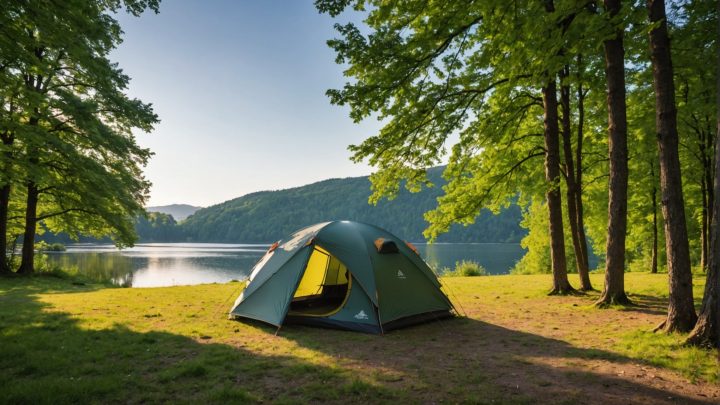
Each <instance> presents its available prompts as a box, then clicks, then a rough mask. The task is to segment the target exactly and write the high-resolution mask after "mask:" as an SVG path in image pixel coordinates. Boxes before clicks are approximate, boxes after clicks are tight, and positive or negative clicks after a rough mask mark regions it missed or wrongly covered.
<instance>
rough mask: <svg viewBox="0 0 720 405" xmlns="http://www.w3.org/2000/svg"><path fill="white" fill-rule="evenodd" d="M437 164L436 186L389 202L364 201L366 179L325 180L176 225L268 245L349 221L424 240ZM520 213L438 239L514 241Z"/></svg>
mask: <svg viewBox="0 0 720 405" xmlns="http://www.w3.org/2000/svg"><path fill="white" fill-rule="evenodd" d="M441 174H442V168H434V169H431V170H430V171H429V172H428V176H429V177H430V179H431V180H432V181H433V182H434V183H435V184H436V187H433V188H431V189H426V190H423V191H422V192H420V193H410V192H408V191H406V190H403V191H402V192H401V193H400V195H399V196H398V197H397V198H396V199H394V200H393V201H386V200H383V201H381V202H380V203H379V204H378V205H377V206H372V205H369V204H368V197H369V196H370V181H369V179H368V177H366V176H365V177H351V178H345V179H330V180H325V181H320V182H317V183H313V184H309V185H306V186H302V187H296V188H291V189H286V190H279V191H261V192H257V193H252V194H247V195H245V196H242V197H239V198H236V199H233V200H230V201H226V202H224V203H221V204H217V205H213V206H211V207H207V208H203V209H200V210H198V211H197V212H195V214H194V215H192V216H191V217H189V218H188V219H187V220H186V221H185V222H183V223H181V224H179V227H180V228H181V230H182V235H183V237H184V238H185V240H187V241H192V242H226V243H243V242H244V243H270V242H273V241H276V240H278V239H280V238H282V237H283V236H285V235H287V234H289V233H290V232H292V231H294V230H297V229H299V228H302V227H304V226H306V225H311V224H314V223H317V222H324V221H331V220H354V221H361V222H367V223H372V224H375V225H378V226H380V227H383V228H385V229H387V230H389V231H390V232H392V233H394V234H396V235H398V236H399V237H401V238H403V239H406V240H409V241H416V242H417V241H424V237H423V236H422V231H423V230H424V229H425V228H426V227H427V223H426V222H425V220H424V218H423V214H424V213H425V212H426V211H429V210H431V209H433V208H434V207H435V205H436V199H437V197H438V196H439V195H440V194H441V193H442V190H441V186H442V185H443V184H444V180H443V179H442V177H441ZM520 219H521V213H520V209H519V207H517V206H511V207H510V208H508V209H506V210H504V211H503V212H501V213H500V214H498V215H492V214H491V213H490V212H489V211H486V210H485V211H484V212H483V213H482V214H481V215H480V217H479V218H478V219H477V220H476V223H475V224H473V225H471V226H469V227H463V226H461V225H456V226H454V227H453V228H452V229H451V231H450V232H449V233H447V234H445V235H442V236H441V237H440V238H438V242H519V241H520V239H521V238H522V237H523V236H524V235H525V232H526V231H525V230H524V229H522V228H521V227H520V225H519V224H520Z"/></svg>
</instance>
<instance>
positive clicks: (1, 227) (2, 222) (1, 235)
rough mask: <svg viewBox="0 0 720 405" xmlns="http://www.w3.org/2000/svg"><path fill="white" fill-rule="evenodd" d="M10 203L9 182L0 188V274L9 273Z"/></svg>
mask: <svg viewBox="0 0 720 405" xmlns="http://www.w3.org/2000/svg"><path fill="white" fill-rule="evenodd" d="M9 203H10V184H9V183H8V184H5V185H3V186H2V187H1V188H0V253H2V257H1V258H0V259H1V260H0V274H9V273H10V272H11V271H10V263H9V260H8V257H7V251H8V243H7V234H8V205H9Z"/></svg>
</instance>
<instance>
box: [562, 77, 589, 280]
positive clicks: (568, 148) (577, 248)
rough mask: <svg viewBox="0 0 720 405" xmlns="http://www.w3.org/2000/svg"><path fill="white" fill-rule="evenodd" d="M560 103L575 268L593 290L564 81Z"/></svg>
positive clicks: (567, 88) (567, 92) (567, 97)
mask: <svg viewBox="0 0 720 405" xmlns="http://www.w3.org/2000/svg"><path fill="white" fill-rule="evenodd" d="M568 76H569V68H568V67H567V66H566V67H565V69H563V70H562V71H561V73H560V77H561V79H566V78H567V77H568ZM560 105H561V106H562V111H563V115H562V131H561V134H562V140H563V151H564V157H565V173H566V176H565V183H566V184H567V208H568V222H569V223H570V233H571V236H572V242H573V250H574V253H575V268H576V269H577V272H578V275H579V276H580V289H581V290H583V291H590V290H592V289H593V288H592V284H591V283H590V274H589V273H590V272H589V269H588V266H587V263H586V262H585V261H584V260H583V255H584V253H583V248H582V241H581V240H580V237H579V236H580V235H579V229H578V228H579V225H578V211H577V201H578V200H577V198H576V196H575V195H576V194H577V193H578V185H577V183H576V182H575V180H576V178H575V162H574V161H573V151H572V137H571V135H570V133H571V131H572V129H571V125H570V86H569V85H568V84H566V83H563V84H562V85H561V86H560Z"/></svg>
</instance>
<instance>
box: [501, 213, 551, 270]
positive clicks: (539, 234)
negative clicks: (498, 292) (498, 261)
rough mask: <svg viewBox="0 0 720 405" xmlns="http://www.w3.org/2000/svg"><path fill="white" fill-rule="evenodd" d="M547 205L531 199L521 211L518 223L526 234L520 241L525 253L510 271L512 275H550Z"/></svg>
mask: <svg viewBox="0 0 720 405" xmlns="http://www.w3.org/2000/svg"><path fill="white" fill-rule="evenodd" d="M546 213H547V204H545V203H544V202H542V201H538V200H537V199H533V200H532V202H531V203H530V204H529V205H528V207H527V208H526V209H525V210H524V211H523V220H522V222H520V225H522V227H523V228H525V229H527V230H528V234H527V235H526V236H525V237H524V238H523V239H522V241H520V246H522V247H523V248H524V249H527V253H526V254H525V255H524V256H523V257H522V259H520V260H519V261H518V262H517V263H516V264H515V267H513V268H512V270H510V272H511V273H512V274H536V273H550V270H551V265H550V235H548V231H547V230H548V227H549V223H548V216H547V215H546Z"/></svg>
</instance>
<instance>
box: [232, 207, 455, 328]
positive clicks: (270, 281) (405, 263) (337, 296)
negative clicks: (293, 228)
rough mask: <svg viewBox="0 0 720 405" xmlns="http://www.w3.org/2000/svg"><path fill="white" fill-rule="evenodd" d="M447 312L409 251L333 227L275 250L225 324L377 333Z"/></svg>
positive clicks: (374, 232)
mask: <svg viewBox="0 0 720 405" xmlns="http://www.w3.org/2000/svg"><path fill="white" fill-rule="evenodd" d="M452 309H453V306H452V303H451V302H450V300H449V299H448V297H447V296H446V295H445V294H444V293H443V292H442V291H441V290H440V282H439V281H438V280H437V278H436V277H435V275H434V274H433V272H432V270H430V267H428V265H427V264H426V263H425V262H424V261H423V260H422V258H420V256H419V255H418V254H417V251H416V250H415V249H414V247H412V245H410V244H406V243H405V242H403V241H401V240H400V239H398V238H397V237H395V236H393V235H392V234H390V233H389V232H387V231H384V230H382V229H380V228H378V227H376V226H372V225H367V224H362V223H358V222H351V221H334V222H325V223H320V224H316V225H312V226H309V227H307V228H304V229H301V230H299V231H297V232H295V233H294V234H292V235H291V236H290V237H289V238H287V239H283V240H281V241H278V242H277V243H275V244H273V245H272V246H271V247H270V249H269V250H268V252H267V253H266V254H265V255H264V256H263V257H262V259H260V261H258V263H257V264H256V265H255V267H253V270H252V273H251V275H250V279H249V281H248V284H247V287H246V288H245V290H244V291H243V292H242V294H241V295H240V297H238V299H237V301H236V302H235V305H233V308H232V310H231V311H230V316H231V317H232V318H250V319H255V320H259V321H263V322H267V323H269V324H272V325H275V326H277V327H278V328H279V327H280V326H281V325H282V324H283V323H286V322H297V323H305V324H311V325H318V326H326V327H335V328H340V329H347V330H355V331H363V332H370V333H383V331H386V330H390V329H394V328H397V327H401V326H406V325H409V324H414V323H419V322H424V321H428V320H433V319H440V318H444V317H448V316H451V315H452V314H451V312H450V311H451V310H452Z"/></svg>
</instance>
